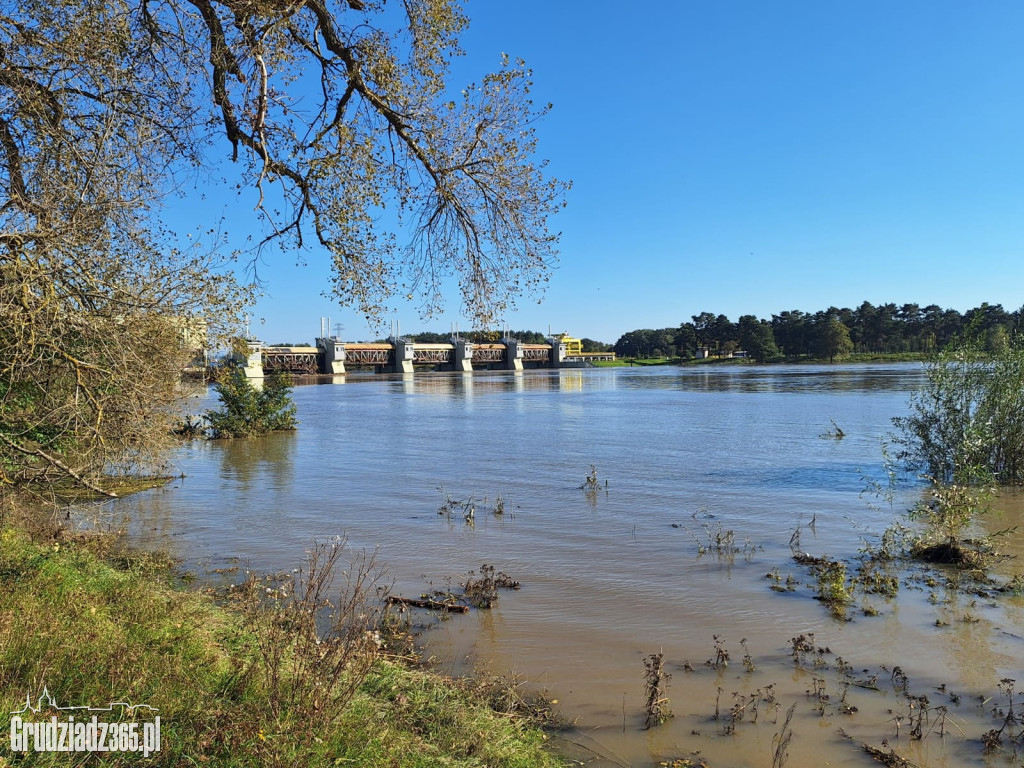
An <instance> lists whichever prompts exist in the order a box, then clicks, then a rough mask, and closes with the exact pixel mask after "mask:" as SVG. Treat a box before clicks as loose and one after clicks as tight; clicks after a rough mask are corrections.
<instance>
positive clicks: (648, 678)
mask: <svg viewBox="0 0 1024 768" xmlns="http://www.w3.org/2000/svg"><path fill="white" fill-rule="evenodd" d="M671 677H672V676H671V675H670V674H668V673H667V672H666V671H665V654H664V653H652V654H651V655H650V656H647V657H646V658H645V659H644V687H645V695H644V712H645V713H646V717H645V719H644V727H645V728H651V727H653V726H655V725H661V724H662V723H664V722H665V721H666V720H668V719H669V718H670V717H672V713H671V712H670V711H669V710H668V697H666V696H665V683H666V681H668V680H669V679H670V678H671Z"/></svg>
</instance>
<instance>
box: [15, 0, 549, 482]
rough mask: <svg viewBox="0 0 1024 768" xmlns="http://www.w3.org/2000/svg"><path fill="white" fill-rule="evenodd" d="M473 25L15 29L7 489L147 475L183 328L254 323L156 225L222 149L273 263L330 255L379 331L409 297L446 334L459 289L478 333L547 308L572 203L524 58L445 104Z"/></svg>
mask: <svg viewBox="0 0 1024 768" xmlns="http://www.w3.org/2000/svg"><path fill="white" fill-rule="evenodd" d="M465 26H466V17H465V15H464V14H463V13H462V11H461V8H460V5H459V3H458V2H456V0H405V1H404V2H402V3H398V4H395V3H391V4H385V3H384V2H363V1H362V0H347V2H346V1H344V0H335V1H334V2H330V1H329V0H300V1H299V2H282V1H279V0H52V1H47V2H41V1H40V0H27V1H26V2H20V3H17V4H14V3H8V4H5V5H4V6H3V7H2V8H0V97H2V98H0V276H2V283H0V381H2V382H3V384H2V386H0V483H2V484H3V486H5V487H10V486H14V485H22V484H25V483H27V482H31V481H33V480H36V481H38V480H46V481H49V480H51V479H53V477H54V476H65V477H72V478H76V479H78V480H80V481H81V482H85V483H92V481H93V479H94V478H95V477H96V476H97V475H98V474H99V473H100V472H101V471H103V470H109V469H111V468H122V469H123V468H127V467H130V466H134V465H135V464H137V463H138V462H140V461H143V460H145V459H147V458H149V454H151V453H152V451H151V450H150V449H151V448H152V447H153V446H154V445H156V443H155V442H154V441H153V439H152V438H153V437H154V435H155V434H156V433H157V432H159V431H160V430H161V429H162V428H163V427H164V426H165V425H166V422H167V420H168V418H169V416H167V414H169V409H170V406H171V405H172V404H173V400H174V397H175V394H174V388H173V384H174V380H175V378H176V376H177V372H178V370H179V369H180V367H181V364H182V363H183V361H184V359H185V357H186V356H187V354H188V349H187V346H188V345H187V344H182V343H180V341H181V339H182V338H183V337H184V336H187V335H188V333H183V330H191V329H196V328H205V329H207V330H209V331H210V332H214V331H216V330H217V329H216V328H215V327H214V326H215V321H223V324H224V325H225V326H230V325H231V324H232V323H233V322H234V321H235V320H236V316H237V314H238V312H239V311H240V309H241V307H242V297H241V296H240V294H239V293H238V292H237V290H236V286H234V285H233V283H232V281H231V280H230V278H229V277H226V276H224V275H223V274H218V273H217V272H215V271H211V266H212V256H211V255H210V254H208V253H204V252H202V251H201V250H200V249H196V248H191V249H189V248H184V247H182V246H181V245H180V241H179V238H178V237H177V236H176V235H175V233H173V232H170V231H169V230H168V229H167V228H166V227H165V226H163V224H162V223H161V221H160V218H159V214H160V211H161V204H162V202H163V200H164V198H165V197H166V196H167V195H168V194H170V193H174V192H175V191H176V190H178V189H181V188H183V186H184V185H185V184H196V185H201V184H204V183H206V182H207V180H208V177H210V176H212V175H215V174H216V173H218V172H220V171H221V170H222V169H219V168H217V162H216V159H217V157H218V156H219V154H220V153H223V151H224V150H225V149H226V150H227V154H228V155H229V156H230V159H231V160H232V161H233V162H234V165H233V168H234V169H235V170H237V178H232V179H231V181H232V182H233V184H234V185H235V186H237V187H238V189H239V190H240V191H239V194H240V195H243V196H244V195H247V194H248V195H251V196H252V204H254V205H255V207H256V209H257V218H258V219H259V221H260V222H261V223H262V226H263V230H262V233H261V235H260V236H259V238H257V241H258V248H266V247H268V246H271V245H275V246H278V247H281V248H283V249H286V250H287V249H302V248H307V247H310V246H313V247H315V248H318V249H322V250H323V251H325V252H326V254H327V255H328V257H329V258H330V259H331V260H332V263H333V265H334V285H333V289H334V293H335V294H336V295H337V296H338V298H339V299H341V300H343V301H345V302H347V303H349V304H351V305H353V306H355V307H358V308H359V309H361V310H362V311H363V312H364V313H366V314H367V315H368V316H371V317H375V316H380V315H382V314H383V313H384V312H385V311H386V309H387V303H388V300H389V297H391V296H394V295H396V294H397V295H408V294H417V295H419V296H421V297H422V298H423V308H424V310H425V311H426V312H428V313H429V312H430V311H431V310H433V309H436V308H438V307H439V305H440V303H441V301H442V299H443V297H442V295H441V294H442V289H443V286H444V284H445V281H446V280H447V279H448V278H449V277H450V276H455V277H456V278H457V279H458V280H459V283H460V285H461V294H462V300H463V303H464V305H465V308H466V309H467V311H469V312H470V313H471V314H472V315H474V316H475V317H476V318H477V319H478V321H480V322H481V323H485V322H487V321H488V320H490V319H492V318H494V317H495V316H496V315H498V314H500V313H501V312H502V311H504V310H505V309H506V308H507V307H508V306H509V301H510V300H511V299H512V298H514V297H515V296H516V295H518V294H520V293H522V292H523V291H530V290H531V289H534V288H537V287H539V286H540V285H541V284H542V283H543V282H544V280H546V278H547V270H548V268H549V266H550V265H551V263H552V261H553V259H554V257H555V250H554V249H555V244H556V236H555V235H554V234H552V233H551V232H550V231H549V229H548V226H547V220H548V217H549V216H550V215H551V214H552V213H553V212H554V211H555V210H557V208H558V207H560V206H561V205H562V203H563V196H564V192H565V189H566V185H564V184H562V183H560V182H558V181H556V180H552V179H547V178H545V176H544V171H543V164H538V163H535V162H534V160H533V154H534V150H535V140H534V134H533V130H532V125H533V123H534V121H535V120H536V119H537V118H539V117H540V116H541V115H543V113H544V112H545V111H546V108H544V107H542V108H536V107H535V106H534V105H533V104H532V102H531V101H530V99H529V96H528V92H529V86H530V82H529V78H530V73H529V71H528V70H527V69H526V68H525V65H524V64H523V63H522V62H519V61H508V60H505V61H503V62H502V65H501V67H500V68H499V69H498V71H496V72H494V73H492V74H489V75H487V76H485V77H484V78H483V79H482V80H481V82H480V83H479V84H477V85H472V86H467V87H466V88H464V89H463V90H461V91H460V92H456V95H455V97H454V98H452V97H451V95H450V94H449V93H448V91H447V88H446V83H445V79H446V76H447V74H448V64H449V59H450V58H451V57H452V56H453V55H456V54H457V53H458V52H459V50H458V35H459V34H460V33H461V32H462V30H463V29H464V28H465ZM384 209H391V210H393V211H394V212H395V216H396V218H397V219H398V220H399V222H400V224H401V226H403V227H404V228H405V229H403V230H402V231H406V232H408V233H410V236H409V239H408V240H409V241H408V243H402V242H401V241H400V240H399V238H398V237H397V235H396V233H384V232H381V231H379V229H378V224H377V222H378V221H379V220H380V219H381V215H382V211H383V210H384ZM210 227H211V229H213V230H216V223H211V224H210Z"/></svg>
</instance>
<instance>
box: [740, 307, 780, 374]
mask: <svg viewBox="0 0 1024 768" xmlns="http://www.w3.org/2000/svg"><path fill="white" fill-rule="evenodd" d="M738 328H739V335H740V348H741V349H745V350H746V352H747V355H748V356H749V357H750V358H751V359H752V360H756V361H757V362H759V363H766V362H768V361H769V360H773V359H774V358H777V357H780V356H781V353H780V352H779V348H778V347H777V346H776V345H775V337H774V336H773V335H772V327H771V325H770V324H769V323H768V321H766V320H758V319H757V318H756V317H754V316H753V315H743V317H741V318H740V321H739V324H738Z"/></svg>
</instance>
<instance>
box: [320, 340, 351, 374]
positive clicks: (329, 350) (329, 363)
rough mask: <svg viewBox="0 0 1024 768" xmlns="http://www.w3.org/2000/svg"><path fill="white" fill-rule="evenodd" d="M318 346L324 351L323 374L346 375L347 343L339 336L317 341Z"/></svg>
mask: <svg viewBox="0 0 1024 768" xmlns="http://www.w3.org/2000/svg"><path fill="white" fill-rule="evenodd" d="M316 345H317V347H319V348H320V349H322V350H323V354H324V362H323V372H324V373H330V374H334V375H340V374H343V373H345V343H344V342H343V341H342V340H341V339H339V338H338V337H337V336H331V338H329V339H317V340H316Z"/></svg>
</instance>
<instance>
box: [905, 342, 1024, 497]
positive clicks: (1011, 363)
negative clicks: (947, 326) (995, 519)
mask: <svg viewBox="0 0 1024 768" xmlns="http://www.w3.org/2000/svg"><path fill="white" fill-rule="evenodd" d="M893 423H894V424H895V426H896V427H897V429H898V432H897V435H896V437H895V442H896V444H897V445H899V446H900V447H901V449H900V451H899V452H898V453H897V457H898V458H899V459H900V460H901V461H903V462H905V464H906V465H907V466H908V467H909V468H910V469H914V470H919V471H923V472H924V473H925V474H926V475H927V476H928V477H929V478H931V479H932V480H933V481H935V482H936V483H941V484H949V483H956V484H967V485H977V484H979V483H980V484H985V483H987V482H988V481H989V479H993V480H995V481H996V482H998V483H1001V484H1007V485H1009V484H1020V483H1024V348H1022V347H1021V346H1020V345H1019V344H1017V345H1012V346H1007V347H1006V348H1005V349H1004V350H1003V351H1000V352H995V353H992V354H988V353H985V352H983V351H982V350H981V348H980V346H979V345H978V344H976V343H974V342H961V343H960V344H958V345H956V346H955V347H953V348H951V349H949V350H947V351H945V352H943V353H942V354H941V355H940V356H939V358H938V359H937V360H935V361H934V362H932V363H930V364H928V366H927V368H926V379H925V383H924V385H923V386H922V388H921V389H920V390H918V391H917V392H915V393H914V394H913V395H912V396H911V400H910V415H909V416H902V417H898V418H896V419H893Z"/></svg>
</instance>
